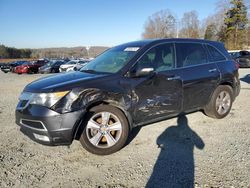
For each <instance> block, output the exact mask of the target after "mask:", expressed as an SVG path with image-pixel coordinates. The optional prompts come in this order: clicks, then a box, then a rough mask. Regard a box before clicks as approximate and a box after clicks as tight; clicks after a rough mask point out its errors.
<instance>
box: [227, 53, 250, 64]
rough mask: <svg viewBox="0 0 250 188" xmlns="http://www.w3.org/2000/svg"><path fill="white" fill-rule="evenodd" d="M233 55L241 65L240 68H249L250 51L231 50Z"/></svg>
mask: <svg viewBox="0 0 250 188" xmlns="http://www.w3.org/2000/svg"><path fill="white" fill-rule="evenodd" d="M229 54H230V55H231V57H232V58H233V59H234V60H235V61H237V62H238V63H239V65H240V68H249V67H250V52H249V51H246V50H245V51H235V52H229Z"/></svg>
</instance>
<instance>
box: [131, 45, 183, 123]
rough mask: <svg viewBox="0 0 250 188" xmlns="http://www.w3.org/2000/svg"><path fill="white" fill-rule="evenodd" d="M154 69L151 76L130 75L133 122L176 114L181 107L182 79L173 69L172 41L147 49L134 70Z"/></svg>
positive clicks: (178, 71) (178, 72)
mask: <svg viewBox="0 0 250 188" xmlns="http://www.w3.org/2000/svg"><path fill="white" fill-rule="evenodd" d="M141 68H154V70H155V72H154V74H153V75H149V76H145V77H140V78H132V80H131V81H132V82H131V83H132V103H133V104H132V105H133V109H134V111H133V115H134V118H133V119H134V121H135V123H136V124H140V123H141V122H147V121H152V120H157V119H159V118H164V117H167V116H168V115H173V114H178V113H179V112H180V111H181V107H182V80H181V77H180V70H179V69H175V48H174V44H173V43H165V44H160V45H157V46H155V47H153V48H151V49H150V50H149V51H148V52H146V53H145V54H144V55H143V56H142V57H141V58H140V59H139V60H138V62H137V63H136V65H135V67H134V68H133V69H134V70H138V69H141Z"/></svg>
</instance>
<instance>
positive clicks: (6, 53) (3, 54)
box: [0, 45, 32, 58]
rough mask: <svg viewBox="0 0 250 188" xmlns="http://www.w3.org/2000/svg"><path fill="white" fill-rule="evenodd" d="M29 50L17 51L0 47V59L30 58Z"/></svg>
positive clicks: (30, 51)
mask: <svg viewBox="0 0 250 188" xmlns="http://www.w3.org/2000/svg"><path fill="white" fill-rule="evenodd" d="M31 53H32V50H31V49H17V48H12V47H7V46H4V45H0V58H30V56H31Z"/></svg>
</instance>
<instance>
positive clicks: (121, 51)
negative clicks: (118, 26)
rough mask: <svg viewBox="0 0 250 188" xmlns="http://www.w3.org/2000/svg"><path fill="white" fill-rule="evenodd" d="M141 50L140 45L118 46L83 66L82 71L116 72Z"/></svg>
mask: <svg viewBox="0 0 250 188" xmlns="http://www.w3.org/2000/svg"><path fill="white" fill-rule="evenodd" d="M138 50H139V47H128V46H118V47H114V48H111V49H110V50H108V51H106V52H104V53H103V54H101V55H99V56H98V57H96V58H95V59H93V60H92V61H90V62H89V63H88V64H87V65H85V66H84V67H83V68H81V71H86V72H88V71H89V72H90V71H91V72H97V73H98V72H99V73H116V72H118V71H119V70H121V69H122V68H123V67H124V66H125V65H126V63H127V62H128V61H129V60H131V58H132V57H133V56H134V55H135V54H136V52H137V51H138Z"/></svg>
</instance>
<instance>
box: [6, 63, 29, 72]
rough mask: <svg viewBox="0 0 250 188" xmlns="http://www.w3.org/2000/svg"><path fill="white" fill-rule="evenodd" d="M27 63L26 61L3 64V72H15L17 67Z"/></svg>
mask: <svg viewBox="0 0 250 188" xmlns="http://www.w3.org/2000/svg"><path fill="white" fill-rule="evenodd" d="M25 62H26V61H14V62H10V63H3V64H2V66H1V70H2V71H3V72H4V73H7V72H14V69H15V67H16V66H19V65H22V64H23V63H25Z"/></svg>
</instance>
